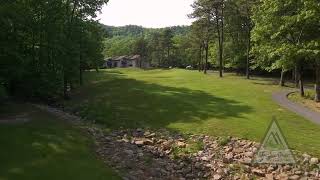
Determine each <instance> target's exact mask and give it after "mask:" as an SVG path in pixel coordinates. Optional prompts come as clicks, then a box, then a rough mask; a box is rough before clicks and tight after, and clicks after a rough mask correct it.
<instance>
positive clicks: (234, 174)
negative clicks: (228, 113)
mask: <svg viewBox="0 0 320 180" xmlns="http://www.w3.org/2000/svg"><path fill="white" fill-rule="evenodd" d="M38 107H40V108H41V109H43V110H46V111H48V112H51V113H54V114H55V115H57V116H60V117H61V118H63V119H67V120H71V121H75V122H76V123H75V124H77V125H79V124H81V123H80V122H81V118H79V117H76V116H72V115H70V114H67V113H64V112H62V111H59V110H57V109H54V108H49V107H46V106H38ZM70 118H71V119H70ZM81 127H82V128H84V129H85V131H86V132H88V134H90V135H91V136H92V137H93V138H94V139H95V141H96V143H95V144H96V152H97V154H98V155H99V157H100V158H101V159H103V160H104V162H105V163H106V164H108V165H109V166H111V167H113V168H114V169H115V171H116V172H118V173H119V175H120V176H121V177H122V178H123V179H214V180H220V179H234V180H237V179H281V180H282V179H291V180H297V179H306V180H307V179H314V180H316V179H320V175H319V167H320V162H319V159H318V158H312V157H311V156H309V155H307V154H301V153H298V152H294V154H295V158H296V162H297V163H296V164H293V165H259V164H252V163H251V162H252V158H253V157H254V154H255V153H256V152H257V150H258V148H259V144H258V143H255V142H252V141H248V140H244V139H239V138H234V137H227V138H222V137H209V136H204V135H180V134H178V133H172V132H169V131H167V130H165V129H160V130H148V129H122V130H115V131H112V132H106V131H104V130H102V129H100V128H98V127H95V126H86V125H83V124H82V125H81Z"/></svg>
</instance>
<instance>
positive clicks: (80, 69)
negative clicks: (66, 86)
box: [79, 62, 83, 86]
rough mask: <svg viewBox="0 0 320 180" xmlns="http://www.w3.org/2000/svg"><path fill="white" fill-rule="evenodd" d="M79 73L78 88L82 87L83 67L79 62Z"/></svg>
mask: <svg viewBox="0 0 320 180" xmlns="http://www.w3.org/2000/svg"><path fill="white" fill-rule="evenodd" d="M79 73H80V77H79V81H80V86H82V85H83V67H82V62H80V67H79Z"/></svg>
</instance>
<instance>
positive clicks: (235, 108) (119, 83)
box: [68, 72, 252, 128]
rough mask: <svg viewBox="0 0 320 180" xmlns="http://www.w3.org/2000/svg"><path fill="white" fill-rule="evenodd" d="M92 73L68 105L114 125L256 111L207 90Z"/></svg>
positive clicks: (164, 123) (160, 124)
mask: <svg viewBox="0 0 320 180" xmlns="http://www.w3.org/2000/svg"><path fill="white" fill-rule="evenodd" d="M89 76H90V79H91V80H90V84H89V85H87V86H86V87H83V88H82V89H80V91H79V92H78V93H76V94H75V97H74V98H73V100H72V101H71V102H68V104H69V105H68V106H69V107H72V109H71V110H72V111H74V112H79V113H80V115H81V116H82V117H86V118H87V119H90V120H95V121H96V122H97V123H100V124H104V125H106V126H108V127H111V128H119V127H131V128H133V127H151V128H159V127H166V126H167V125H169V124H170V123H174V122H181V123H189V122H197V123H198V122H199V123H202V122H203V120H207V119H209V118H217V119H225V120H227V119H228V118H229V117H241V114H242V113H249V112H251V111H252V108H251V107H249V106H247V105H243V104H241V103H240V102H237V101H235V100H230V99H224V98H220V97H216V96H213V95H211V94H208V93H206V92H203V91H198V90H190V89H187V88H176V87H167V86H162V85H158V84H151V83H147V82H143V81H138V80H135V79H128V78H127V77H126V76H124V75H119V74H118V75H117V74H115V73H109V72H104V73H103V75H102V74H100V75H98V77H96V78H94V76H93V74H90V75H89ZM102 76H104V77H103V78H102Z"/></svg>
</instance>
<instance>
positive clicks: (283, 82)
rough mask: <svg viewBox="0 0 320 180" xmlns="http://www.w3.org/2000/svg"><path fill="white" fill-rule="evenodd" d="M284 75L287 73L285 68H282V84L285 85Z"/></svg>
mask: <svg viewBox="0 0 320 180" xmlns="http://www.w3.org/2000/svg"><path fill="white" fill-rule="evenodd" d="M284 75H285V70H284V69H283V68H282V70H281V78H280V86H284V84H285V81H284Z"/></svg>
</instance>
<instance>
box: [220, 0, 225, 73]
mask: <svg viewBox="0 0 320 180" xmlns="http://www.w3.org/2000/svg"><path fill="white" fill-rule="evenodd" d="M221 2H222V4H221V45H220V63H219V65H220V68H219V76H220V77H223V44H224V1H223V0H222V1H221Z"/></svg>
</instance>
